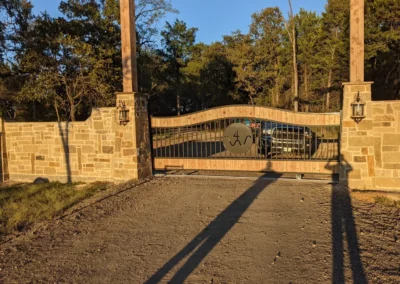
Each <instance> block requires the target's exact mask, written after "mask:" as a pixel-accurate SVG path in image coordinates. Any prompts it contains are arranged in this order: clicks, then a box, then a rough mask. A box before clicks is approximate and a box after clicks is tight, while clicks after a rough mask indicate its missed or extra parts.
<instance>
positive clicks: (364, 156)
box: [340, 82, 375, 189]
mask: <svg viewBox="0 0 400 284" xmlns="http://www.w3.org/2000/svg"><path fill="white" fill-rule="evenodd" d="M371 85H372V82H362V83H344V84H343V88H344V89H343V92H344V93H343V121H342V133H341V170H340V183H341V184H342V185H345V186H348V187H349V188H357V189H372V188H374V187H375V159H374V154H375V148H374V135H373V124H372V100H371ZM358 93H360V97H361V99H362V100H363V101H364V102H365V103H366V105H365V115H366V117H365V118H364V119H363V120H362V121H361V122H360V123H358V124H357V123H356V122H355V121H354V120H353V119H352V118H351V116H352V108H351V103H352V102H353V101H355V99H356V98H357V95H358Z"/></svg>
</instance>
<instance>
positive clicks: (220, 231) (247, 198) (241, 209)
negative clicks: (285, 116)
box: [145, 162, 280, 284]
mask: <svg viewBox="0 0 400 284" xmlns="http://www.w3.org/2000/svg"><path fill="white" fill-rule="evenodd" d="M270 168H271V163H270V162H268V164H267V168H266V170H269V169H270ZM279 176H280V175H279ZM274 182H275V181H272V180H265V179H258V180H257V181H256V182H255V183H254V185H253V186H251V187H250V188H249V189H247V190H246V191H245V192H244V193H243V194H242V195H241V196H239V197H238V198H237V199H236V200H235V201H233V202H232V203H231V204H230V205H229V206H228V207H227V208H226V209H225V210H224V211H222V212H221V213H220V214H219V215H218V216H217V217H216V218H215V219H214V220H213V221H212V222H211V223H210V224H208V226H207V227H205V228H204V230H203V231H201V232H200V233H199V234H198V235H197V236H195V237H194V238H193V239H192V241H190V242H189V243H188V244H187V245H186V247H184V248H183V249H182V250H181V251H180V252H178V253H177V254H176V255H175V256H173V257H172V258H171V259H170V260H169V261H168V262H167V263H165V264H164V266H163V267H161V268H160V269H159V270H158V271H157V272H155V273H154V274H153V275H152V276H151V277H150V278H149V279H148V280H147V281H146V282H145V283H146V284H152V283H159V282H160V281H161V280H162V279H163V278H164V277H165V276H166V275H167V274H168V273H169V272H170V271H171V270H172V269H174V267H175V266H177V265H178V264H179V263H180V262H181V261H182V260H183V259H184V258H185V257H187V256H189V255H190V254H191V256H190V257H189V258H188V259H187V261H186V262H185V263H184V264H183V265H182V266H181V268H179V270H178V271H177V272H176V273H175V274H174V276H173V277H172V278H171V279H170V280H169V281H168V283H183V282H184V281H185V280H186V279H187V278H188V277H189V276H190V274H191V273H192V272H193V271H194V270H195V269H196V267H198V265H199V264H200V263H201V261H202V260H203V259H204V258H205V257H206V256H207V255H208V254H209V253H210V252H211V251H212V250H213V249H214V247H215V246H216V245H217V244H218V243H219V242H220V241H221V240H222V238H223V237H224V236H225V235H226V234H227V233H228V232H229V231H230V230H231V229H232V228H233V227H234V226H235V224H236V223H237V222H238V221H239V219H240V217H241V216H242V215H243V214H244V213H245V212H246V210H247V209H248V208H249V207H250V206H251V204H252V203H253V202H254V200H255V199H256V198H257V197H258V196H259V195H260V193H261V192H262V191H264V190H265V188H267V187H268V186H269V185H271V184H272V183H274Z"/></svg>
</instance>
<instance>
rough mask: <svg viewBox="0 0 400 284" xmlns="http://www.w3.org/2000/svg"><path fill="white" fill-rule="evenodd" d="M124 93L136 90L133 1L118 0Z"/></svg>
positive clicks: (135, 91)
mask: <svg viewBox="0 0 400 284" xmlns="http://www.w3.org/2000/svg"><path fill="white" fill-rule="evenodd" d="M120 13H121V50H122V70H123V85H124V93H130V92H134V93H137V92H138V79H137V59H136V25H135V1H134V0H120Z"/></svg>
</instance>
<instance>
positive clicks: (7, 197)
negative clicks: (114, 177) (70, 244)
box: [0, 182, 108, 238]
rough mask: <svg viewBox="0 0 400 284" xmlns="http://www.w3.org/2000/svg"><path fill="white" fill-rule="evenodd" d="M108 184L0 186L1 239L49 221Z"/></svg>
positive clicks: (54, 183) (55, 183)
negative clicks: (37, 223)
mask: <svg viewBox="0 0 400 284" xmlns="http://www.w3.org/2000/svg"><path fill="white" fill-rule="evenodd" d="M107 186H108V184H107V183H100V182H97V183H92V184H89V185H82V184H63V183H59V182H53V183H42V184H14V185H8V186H7V185H5V186H3V187H0V238H1V237H2V236H5V235H7V234H9V233H11V232H12V231H15V230H17V231H23V230H26V229H27V227H29V226H30V225H32V224H33V223H35V222H37V221H43V220H49V219H52V218H54V217H55V216H57V215H58V214H60V213H62V212H63V211H64V210H66V209H68V208H70V207H71V206H73V205H75V204H76V203H78V202H79V201H81V200H83V199H85V198H88V197H90V196H92V195H94V194H95V193H96V192H98V191H101V190H105V189H106V188H107Z"/></svg>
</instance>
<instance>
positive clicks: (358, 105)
mask: <svg viewBox="0 0 400 284" xmlns="http://www.w3.org/2000/svg"><path fill="white" fill-rule="evenodd" d="M351 107H352V109H353V115H352V116H351V118H352V119H354V121H355V122H356V123H357V124H358V123H359V122H360V121H361V120H363V119H364V118H365V112H364V108H365V102H364V101H363V100H362V99H361V98H360V92H358V94H357V98H356V100H355V101H354V102H352V103H351Z"/></svg>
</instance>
